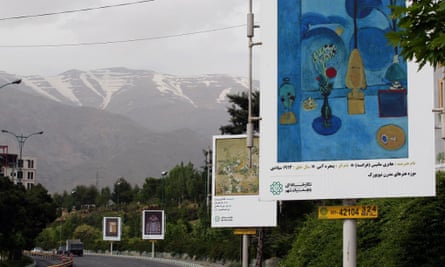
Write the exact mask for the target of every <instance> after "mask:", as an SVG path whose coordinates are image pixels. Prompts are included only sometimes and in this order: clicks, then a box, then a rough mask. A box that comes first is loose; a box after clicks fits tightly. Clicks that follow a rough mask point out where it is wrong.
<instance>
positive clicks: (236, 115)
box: [219, 91, 260, 134]
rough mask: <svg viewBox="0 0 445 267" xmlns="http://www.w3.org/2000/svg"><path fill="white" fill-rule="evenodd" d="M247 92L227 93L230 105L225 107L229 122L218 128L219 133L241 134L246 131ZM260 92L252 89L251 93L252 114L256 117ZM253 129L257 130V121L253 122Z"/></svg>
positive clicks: (247, 113)
mask: <svg viewBox="0 0 445 267" xmlns="http://www.w3.org/2000/svg"><path fill="white" fill-rule="evenodd" d="M248 97H249V93H247V92H242V93H240V94H233V95H227V98H229V102H230V103H232V105H231V106H230V107H229V108H228V109H227V112H228V113H229V115H230V124H227V125H224V126H221V127H220V128H219V130H220V132H221V134H242V133H245V132H246V125H247V122H248V115H249V112H248V108H249V101H248ZM259 103H260V92H259V91H254V92H253V93H252V116H254V117H258V116H259V114H260V113H259V110H260V104H259ZM253 129H254V131H257V132H258V131H259V123H258V121H255V122H254V123H253Z"/></svg>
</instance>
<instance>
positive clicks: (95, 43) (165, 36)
mask: <svg viewBox="0 0 445 267" xmlns="http://www.w3.org/2000/svg"><path fill="white" fill-rule="evenodd" d="M245 26H246V24H240V25H234V26H228V27H223V28H214V29H209V30H201V31H195V32H187V33H179V34H170V35H163V36H154V37H144V38H135V39H126V40H116V41H98V42H83V43H65V44H37V45H0V48H43V47H69V46H91V45H110V44H119V43H131V42H142V41H152V40H161V39H169V38H175V37H183V36H189V35H196V34H203V33H210V32H217V31H224V30H229V29H234V28H240V27H245Z"/></svg>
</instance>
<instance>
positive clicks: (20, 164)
mask: <svg viewBox="0 0 445 267" xmlns="http://www.w3.org/2000/svg"><path fill="white" fill-rule="evenodd" d="M2 133H7V134H9V135H12V136H14V137H15V138H16V140H17V143H18V145H19V160H18V161H17V160H16V168H17V170H18V171H17V184H21V183H22V180H21V179H22V178H23V177H22V176H23V157H22V155H23V146H24V145H25V141H26V139H28V138H29V137H31V136H33V135H37V134H43V131H40V132H35V133H32V134H29V135H26V136H24V135H23V134H21V135H17V134H15V133H14V132H11V131H8V130H2ZM19 173H20V177H18V176H19V175H18V174H19Z"/></svg>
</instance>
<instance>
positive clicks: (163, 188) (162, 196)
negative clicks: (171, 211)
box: [161, 171, 168, 208]
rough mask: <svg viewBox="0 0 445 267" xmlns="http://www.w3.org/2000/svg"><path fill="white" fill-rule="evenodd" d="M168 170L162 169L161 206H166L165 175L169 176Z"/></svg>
mask: <svg viewBox="0 0 445 267" xmlns="http://www.w3.org/2000/svg"><path fill="white" fill-rule="evenodd" d="M167 174H168V171H162V172H161V175H162V192H161V208H164V202H165V176H167Z"/></svg>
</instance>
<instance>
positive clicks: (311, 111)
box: [257, 0, 435, 200]
mask: <svg viewBox="0 0 445 267" xmlns="http://www.w3.org/2000/svg"><path fill="white" fill-rule="evenodd" d="M404 4H405V1H400V0H381V1H359V0H330V1H324V0H300V1H285V0H264V1H262V3H261V10H262V17H261V30H262V32H261V36H262V40H261V41H262V43H263V45H262V46H261V47H260V48H258V50H257V51H259V52H260V53H261V64H262V66H261V76H260V77H261V83H260V84H261V108H262V110H261V117H262V121H261V140H260V147H261V151H260V177H261V179H260V196H261V198H263V199H275V200H292V199H329V198H371V197H399V196H400V197H401V196H432V195H434V194H435V178H434V116H433V114H432V112H431V111H432V108H433V88H434V78H433V71H432V69H431V68H430V67H425V68H424V69H422V70H421V71H418V66H417V65H416V64H414V63H411V62H407V61H406V60H404V59H403V58H402V57H401V56H400V48H399V47H392V46H391V45H389V43H388V41H387V39H386V37H385V34H386V33H387V32H389V31H392V30H396V31H397V23H396V21H393V20H392V18H391V16H390V13H391V10H390V8H389V6H390V5H404Z"/></svg>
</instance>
